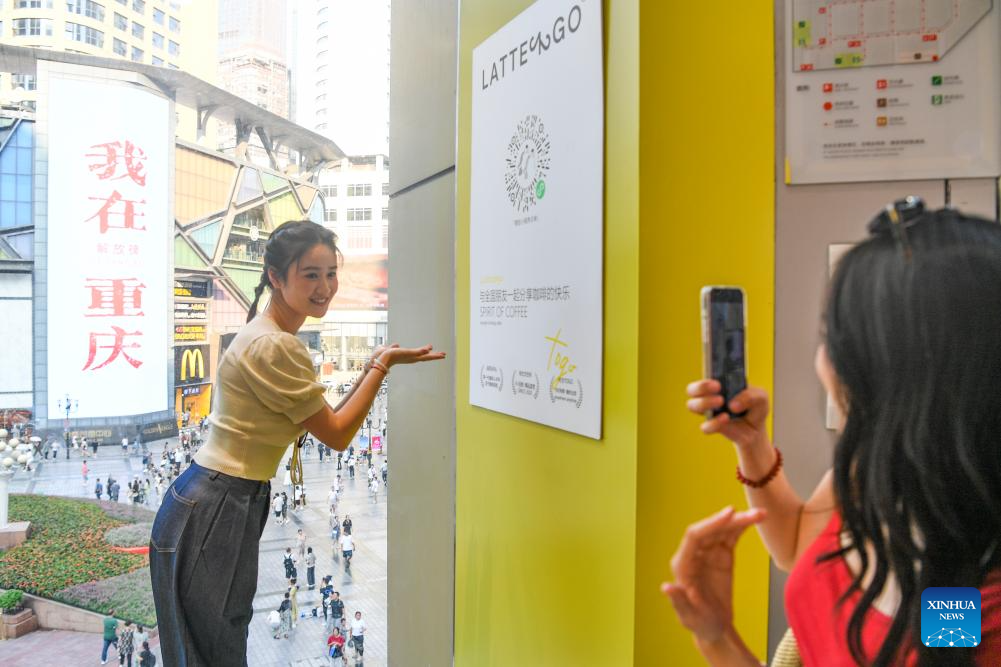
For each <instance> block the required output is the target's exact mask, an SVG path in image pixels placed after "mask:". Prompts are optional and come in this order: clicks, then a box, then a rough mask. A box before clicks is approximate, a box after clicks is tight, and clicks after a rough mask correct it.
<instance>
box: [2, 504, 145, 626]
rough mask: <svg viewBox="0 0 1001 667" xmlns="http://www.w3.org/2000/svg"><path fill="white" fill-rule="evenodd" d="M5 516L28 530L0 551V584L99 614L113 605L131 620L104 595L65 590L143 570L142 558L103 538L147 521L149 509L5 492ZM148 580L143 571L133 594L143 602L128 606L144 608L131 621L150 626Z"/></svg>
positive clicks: (120, 615) (127, 616) (120, 614)
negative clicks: (26, 525) (18, 542)
mask: <svg viewBox="0 0 1001 667" xmlns="http://www.w3.org/2000/svg"><path fill="white" fill-rule="evenodd" d="M9 515H10V519H11V520H12V521H30V522H31V524H32V526H31V527H32V534H31V538H30V539H29V540H28V541H27V542H25V543H24V544H21V545H20V546H17V547H14V548H11V549H8V550H7V551H5V552H2V553H0V588H17V589H20V590H23V591H25V592H27V593H32V594H34V595H38V596H41V597H46V598H50V599H53V600H58V601H60V602H66V603H68V604H75V605H76V606H80V607H83V608H85V609H90V610H92V611H96V612H100V613H105V612H107V611H108V610H109V609H112V608H115V609H116V611H117V612H118V614H117V615H118V616H119V617H126V618H131V617H130V616H129V615H128V612H126V611H125V608H123V609H118V608H117V607H114V605H113V604H112V602H110V601H109V602H108V603H107V604H105V603H104V602H101V600H104V599H105V597H107V596H105V597H101V596H97V597H90V598H88V597H86V596H84V597H80V596H74V595H71V594H70V593H68V592H67V591H68V590H69V589H74V590H75V587H78V586H80V585H83V584H90V583H95V582H101V581H102V580H108V579H111V578H117V577H120V576H121V575H125V574H129V573H131V572H135V571H136V570H140V569H142V568H145V566H146V557H144V556H141V555H135V554H129V553H121V552H117V551H114V550H112V549H111V548H110V547H109V546H108V543H107V542H106V541H105V539H104V536H105V533H106V532H107V531H108V530H109V529H112V528H116V527H118V526H122V525H125V524H128V523H134V522H136V521H140V520H146V521H150V520H151V519H152V517H153V513H152V512H150V511H148V510H141V508H132V507H128V506H126V505H119V504H117V503H110V502H98V501H88V500H77V499H72V498H58V497H52V496H36V495H19V494H11V496H10V510H9ZM140 579H141V577H140ZM148 582H149V575H148V569H147V574H146V579H145V590H141V588H142V587H141V586H139V587H138V588H136V589H135V591H133V592H134V594H135V595H136V596H141V595H145V596H146V597H147V598H148V604H145V603H138V602H137V603H136V604H134V605H131V606H130V607H129V608H135V609H144V610H146V611H144V612H143V613H144V616H142V617H138V616H137V617H135V618H132V620H135V621H138V622H144V623H145V624H148V625H155V614H154V613H152V611H150V610H152V604H153V602H152V591H151V589H150V588H149V585H148ZM81 600H87V602H85V603H84V602H81ZM109 600H110V598H109Z"/></svg>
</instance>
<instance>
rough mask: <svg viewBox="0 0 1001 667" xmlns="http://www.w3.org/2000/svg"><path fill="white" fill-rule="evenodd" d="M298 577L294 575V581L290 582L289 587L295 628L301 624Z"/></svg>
mask: <svg viewBox="0 0 1001 667" xmlns="http://www.w3.org/2000/svg"><path fill="white" fill-rule="evenodd" d="M296 581H297V580H296V578H295V577H292V581H291V582H289V587H288V597H289V600H291V601H292V627H293V628H294V627H295V626H296V625H298V624H299V584H298V583H296Z"/></svg>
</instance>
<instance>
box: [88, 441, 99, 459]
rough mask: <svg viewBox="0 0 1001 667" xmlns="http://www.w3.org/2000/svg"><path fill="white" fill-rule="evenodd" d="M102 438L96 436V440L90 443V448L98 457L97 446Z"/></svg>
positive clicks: (95, 456)
mask: <svg viewBox="0 0 1001 667" xmlns="http://www.w3.org/2000/svg"><path fill="white" fill-rule="evenodd" d="M100 444H101V440H100V438H94V442H92V443H90V448H91V449H93V450H94V458H95V459H96V458H97V448H98V447H99V446H100Z"/></svg>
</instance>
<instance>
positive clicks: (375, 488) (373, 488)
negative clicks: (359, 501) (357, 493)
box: [368, 476, 379, 504]
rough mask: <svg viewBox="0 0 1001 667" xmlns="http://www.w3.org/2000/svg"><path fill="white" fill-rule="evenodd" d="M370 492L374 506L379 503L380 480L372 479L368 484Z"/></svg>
mask: <svg viewBox="0 0 1001 667" xmlns="http://www.w3.org/2000/svg"><path fill="white" fill-rule="evenodd" d="M368 492H369V493H370V494H371V495H372V504H376V503H378V502H379V480H378V479H376V478H375V476H373V477H372V479H371V480H370V481H369V483H368Z"/></svg>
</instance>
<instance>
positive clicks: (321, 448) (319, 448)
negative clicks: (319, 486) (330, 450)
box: [316, 445, 327, 463]
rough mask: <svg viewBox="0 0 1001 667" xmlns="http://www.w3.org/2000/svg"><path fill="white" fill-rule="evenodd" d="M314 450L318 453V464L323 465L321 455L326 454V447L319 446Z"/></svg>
mask: <svg viewBox="0 0 1001 667" xmlns="http://www.w3.org/2000/svg"><path fill="white" fill-rule="evenodd" d="M316 449H317V452H318V453H319V455H320V463H323V455H324V453H326V451H327V448H326V447H324V446H323V445H320V446H319V447H317V448H316Z"/></svg>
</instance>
